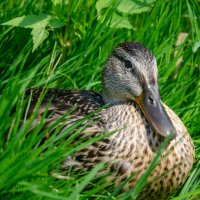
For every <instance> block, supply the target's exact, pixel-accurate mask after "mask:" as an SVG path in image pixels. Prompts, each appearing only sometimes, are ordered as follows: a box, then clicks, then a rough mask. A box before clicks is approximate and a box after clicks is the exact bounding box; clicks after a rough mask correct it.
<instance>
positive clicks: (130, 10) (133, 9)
mask: <svg viewBox="0 0 200 200" xmlns="http://www.w3.org/2000/svg"><path fill="white" fill-rule="evenodd" d="M154 2H155V0H147V1H144V0H139V1H133V0H122V1H121V3H120V4H119V5H118V7H117V10H118V11H120V12H122V13H127V14H135V13H141V12H146V11H148V10H149V9H150V8H151V7H152V5H153V3H154Z"/></svg>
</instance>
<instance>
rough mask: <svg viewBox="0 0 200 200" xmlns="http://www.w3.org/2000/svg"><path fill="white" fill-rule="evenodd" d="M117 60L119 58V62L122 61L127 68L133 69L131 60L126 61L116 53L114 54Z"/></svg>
mask: <svg viewBox="0 0 200 200" xmlns="http://www.w3.org/2000/svg"><path fill="white" fill-rule="evenodd" d="M113 55H114V56H115V57H116V58H118V59H119V60H121V61H122V62H124V63H125V67H126V68H132V63H131V61H130V60H126V59H124V57H122V56H119V55H117V54H116V53H114V54H113Z"/></svg>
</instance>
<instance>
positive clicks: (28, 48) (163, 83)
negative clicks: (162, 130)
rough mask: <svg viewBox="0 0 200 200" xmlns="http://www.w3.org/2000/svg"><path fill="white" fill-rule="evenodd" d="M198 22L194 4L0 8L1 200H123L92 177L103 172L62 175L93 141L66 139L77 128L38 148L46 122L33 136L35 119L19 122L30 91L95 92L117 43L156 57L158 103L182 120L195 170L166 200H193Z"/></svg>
mask: <svg viewBox="0 0 200 200" xmlns="http://www.w3.org/2000/svg"><path fill="white" fill-rule="evenodd" d="M22 16H24V17H23V18H17V17H22ZM16 18H17V19H16ZM13 19H15V20H13ZM9 20H12V21H9ZM8 21H9V22H8ZM5 22H7V23H5ZM199 22H200V3H199V1H198V0H186V1H179V0H166V1H163V0H158V1H155V0H146V1H143V0H139V1H134V0H133V1H131V0H122V1H112V0H99V1H96V2H95V1H92V0H80V1H78V0H51V1H50V0H49V1H44V0H41V1H37V0H32V1H21V0H3V1H1V3H0V24H3V23H4V24H3V25H1V26H0V199H63V200H64V199H65V200H66V199H87V198H88V197H90V198H95V199H125V198H127V199H129V197H130V195H129V196H127V195H124V194H123V193H121V194H120V192H119V188H117V189H115V190H114V192H113V188H111V187H109V188H107V187H106V183H105V181H104V179H99V180H96V179H95V175H96V173H97V172H98V170H99V169H100V168H101V167H102V166H101V165H99V166H97V167H96V168H95V169H93V170H92V171H91V172H90V173H89V174H84V175H83V174H82V175H81V174H77V173H75V174H74V173H72V172H70V171H67V172H60V165H61V163H62V161H63V160H64V159H65V158H66V156H69V155H71V154H72V153H73V152H74V151H77V150H78V149H79V148H83V147H84V146H86V145H88V144H89V143H90V142H93V141H91V140H90V141H84V142H83V141H79V142H77V143H76V144H75V145H73V143H72V140H73V138H71V139H69V140H67V141H64V140H63V137H64V136H66V135H67V134H69V133H70V132H71V131H72V130H74V129H75V128H76V127H77V126H78V125H77V124H75V125H74V126H72V127H70V128H69V130H67V131H66V132H65V133H64V134H63V135H61V136H60V137H57V136H56V135H55V134H54V135H53V136H52V137H50V138H49V139H48V140H47V142H45V143H44V144H42V145H39V144H40V142H41V140H42V138H43V136H44V135H45V134H46V132H47V131H48V130H42V125H43V124H44V122H43V121H42V120H41V125H40V126H39V127H37V128H36V129H35V130H33V132H32V134H31V135H30V134H28V132H29V129H30V124H31V122H32V120H33V119H34V115H33V116H32V118H31V119H25V120H24V121H23V123H22V124H21V118H22V114H23V111H24V110H26V107H27V105H28V103H29V101H28V100H26V101H24V99H23V96H24V91H25V89H26V88H30V87H51V88H64V89H85V90H95V91H100V90H101V82H100V80H101V79H100V76H101V75H100V74H101V71H102V66H103V65H104V63H105V61H106V59H107V57H108V55H109V54H110V53H111V51H112V49H113V48H114V47H115V46H116V45H117V44H119V43H120V42H123V41H138V42H141V43H143V44H144V45H145V46H147V47H148V48H149V49H151V50H152V52H153V53H154V55H155V56H156V58H157V62H158V66H159V84H160V92H161V97H162V100H163V101H164V102H165V103H166V104H167V105H169V106H170V107H171V108H172V109H174V111H175V112H176V113H177V114H178V115H179V116H180V117H181V119H182V120H183V122H184V123H185V125H186V126H187V128H188V130H189V132H190V134H191V136H192V138H193V141H194V143H195V147H196V163H195V165H194V167H193V170H192V172H191V174H190V177H189V178H188V180H187V182H186V183H185V185H184V186H183V187H182V188H181V189H180V190H179V191H177V192H176V193H175V194H174V195H173V196H172V199H199V198H200V197H199V196H200V162H199V158H200V138H199V135H200V124H199V120H200V100H199V99H200V89H199V88H200V78H199V77H200V65H199V63H200V54H199V47H200V29H199V26H200V23H199ZM16 26H17V27H16ZM80 123H81V122H80ZM55 127H56V124H55V125H54V126H53V127H51V128H52V129H53V128H55ZM56 131H59V129H58V128H55V132H56ZM39 132H40V134H38V133H39ZM77 134H78V132H77ZM79 144H80V145H79ZM93 186H94V187H93ZM88 187H90V189H89V190H88V189H85V188H88ZM140 190H141V188H139V189H138V191H136V193H138V192H140ZM134 192H135V191H134ZM136 193H135V194H136ZM132 196H134V195H132Z"/></svg>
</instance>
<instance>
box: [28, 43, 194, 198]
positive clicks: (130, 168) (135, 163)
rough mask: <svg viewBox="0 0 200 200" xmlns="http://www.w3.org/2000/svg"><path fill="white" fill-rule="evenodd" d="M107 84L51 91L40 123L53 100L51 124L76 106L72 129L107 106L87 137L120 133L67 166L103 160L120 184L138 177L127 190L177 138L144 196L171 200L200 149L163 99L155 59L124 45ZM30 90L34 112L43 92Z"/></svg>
mask: <svg viewBox="0 0 200 200" xmlns="http://www.w3.org/2000/svg"><path fill="white" fill-rule="evenodd" d="M102 84H103V88H102V94H98V93H96V92H90V91H65V90H54V89H49V90H48V92H47V94H46V96H45V97H44V100H43V103H42V105H41V107H40V109H39V111H38V117H37V120H39V118H40V116H41V115H42V113H43V112H45V105H49V102H51V104H50V106H48V110H49V111H50V112H51V116H50V119H48V120H49V121H48V124H47V125H49V124H50V123H52V122H54V121H55V120H57V119H58V118H59V117H61V115H63V114H65V113H66V112H67V111H68V110H69V109H70V108H73V107H74V106H76V110H75V111H74V112H73V114H72V120H71V121H70V122H69V121H68V123H66V127H67V126H69V124H70V123H72V122H73V121H76V120H77V119H80V118H82V117H84V116H86V115H87V114H89V113H91V112H93V111H95V110H96V109H99V108H101V107H102V106H103V105H105V104H107V105H108V106H107V107H106V108H104V109H103V110H101V111H100V112H99V113H98V117H99V119H98V120H95V122H94V123H93V125H92V126H91V127H88V128H87V129H86V130H84V131H83V133H82V134H90V135H98V134H103V133H105V131H107V132H111V131H116V130H118V131H116V132H115V133H114V134H113V135H111V136H109V137H107V138H106V139H104V140H101V141H99V142H96V143H94V144H91V145H90V146H88V147H87V148H86V149H84V150H81V151H80V152H78V153H76V154H75V155H74V157H75V160H73V162H72V160H71V161H69V159H67V161H66V162H65V164H64V167H66V168H67V167H68V166H69V165H72V163H73V164H74V165H76V167H77V168H78V167H83V168H86V169H87V168H91V167H93V166H94V165H96V164H97V163H98V162H100V161H104V162H106V163H110V164H111V167H110V170H112V171H113V169H114V171H115V173H113V174H115V175H113V177H114V179H115V180H117V181H115V182H117V183H120V182H122V181H123V180H124V179H125V178H127V177H129V176H130V175H131V174H133V173H134V174H135V176H134V177H133V179H132V180H131V181H130V182H129V183H128V184H127V185H126V186H125V189H130V188H133V187H134V185H135V184H136V182H137V181H138V179H139V178H140V177H141V176H142V174H143V173H144V172H145V170H146V169H147V168H148V167H149V165H150V164H151V162H152V160H153V158H154V156H155V154H156V151H157V149H158V147H159V146H160V144H161V143H162V142H163V139H164V138H166V137H167V136H169V135H171V136H172V138H171V141H170V143H169V145H168V146H167V148H166V149H165V151H164V152H163V154H162V155H161V159H160V161H159V163H158V165H157V166H156V168H155V169H154V171H153V172H152V173H151V175H150V176H149V178H148V181H149V182H151V184H150V186H149V187H148V189H146V190H145V192H143V194H142V195H141V198H143V199H155V197H157V198H159V199H162V198H165V199H166V196H165V195H166V194H167V193H168V192H170V191H173V190H175V189H176V188H178V187H179V186H181V184H182V183H183V182H184V181H185V180H186V178H187V176H188V173H189V171H190V170H191V167H192V165H193V162H194V146H193V143H192V140H191V138H190V135H189V134H188V132H187V130H186V128H185V126H184V125H183V123H182V122H181V120H180V119H179V118H178V116H177V115H176V114H175V113H174V112H173V111H172V110H171V109H170V108H168V107H167V106H166V105H165V104H164V103H162V102H161V100H160V95H159V90H158V80H157V64H156V60H155V58H154V56H153V55H152V53H151V52H150V51H149V50H148V49H146V48H145V47H144V46H142V45H141V44H138V43H135V42H127V43H122V44H120V45H119V46H118V47H116V48H115V50H114V52H113V53H112V55H111V56H110V57H109V58H108V60H107V63H106V64H105V67H104V70H103V76H102ZM30 91H31V92H32V93H33V98H32V104H31V109H30V112H32V110H33V108H34V106H35V103H36V102H37V99H38V97H39V95H40V93H41V90H34V89H33V90H29V92H30ZM52 111H53V113H52ZM164 155H165V156H164ZM163 196H165V197H163Z"/></svg>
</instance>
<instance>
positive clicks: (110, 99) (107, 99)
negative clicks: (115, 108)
mask: <svg viewBox="0 0 200 200" xmlns="http://www.w3.org/2000/svg"><path fill="white" fill-rule="evenodd" d="M102 97H103V101H104V103H105V104H108V105H110V106H112V105H119V104H127V103H128V102H130V100H128V99H127V98H121V97H119V96H116V95H115V94H112V95H110V94H109V93H107V92H105V91H104V90H103V91H102Z"/></svg>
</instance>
